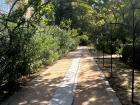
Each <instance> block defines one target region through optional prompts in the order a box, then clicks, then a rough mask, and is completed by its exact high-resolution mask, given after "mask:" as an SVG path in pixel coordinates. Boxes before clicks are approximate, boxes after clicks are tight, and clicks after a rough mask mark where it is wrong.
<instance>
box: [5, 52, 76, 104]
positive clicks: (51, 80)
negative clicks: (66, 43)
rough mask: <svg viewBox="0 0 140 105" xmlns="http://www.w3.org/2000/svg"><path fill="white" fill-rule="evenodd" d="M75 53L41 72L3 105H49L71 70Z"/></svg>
mask: <svg viewBox="0 0 140 105" xmlns="http://www.w3.org/2000/svg"><path fill="white" fill-rule="evenodd" d="M76 53H77V50H76V51H73V52H71V53H69V54H68V55H67V56H66V57H64V58H63V59H61V60H58V61H57V63H56V64H54V65H53V66H50V67H49V68H48V69H46V70H43V72H40V76H38V77H37V78H35V79H33V80H32V81H30V82H28V83H27V85H26V86H24V87H23V88H22V89H21V90H20V91H19V92H16V93H15V94H14V95H13V96H11V97H10V98H9V99H8V100H6V101H5V102H4V103H2V105H48V101H49V100H50V99H51V97H52V95H53V94H54V91H55V90H56V88H57V86H58V85H59V83H60V82H61V81H62V79H63V78H64V76H65V74H66V72H67V70H68V69H69V67H70V65H71V63H72V59H73V57H74V55H75V54H76Z"/></svg>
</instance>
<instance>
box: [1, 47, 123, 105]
mask: <svg viewBox="0 0 140 105" xmlns="http://www.w3.org/2000/svg"><path fill="white" fill-rule="evenodd" d="M79 67H80V68H79ZM77 77H78V78H77ZM76 84H77V87H76ZM75 87H76V89H75ZM108 89H109V90H108ZM110 92H111V94H110ZM110 96H111V97H110ZM71 104H73V105H121V104H120V103H119V101H118V99H117V97H116V96H115V94H114V92H112V90H110V88H109V87H108V86H107V85H106V82H105V79H104V77H103V75H102V74H101V72H100V71H98V67H97V65H96V63H95V62H94V59H93V57H92V56H90V54H89V52H88V49H87V47H80V48H79V49H77V50H76V51H73V52H71V53H69V54H68V55H67V56H66V57H64V58H63V59H61V60H59V61H58V62H57V63H56V64H54V65H53V66H50V67H49V68H48V69H44V70H43V71H42V72H41V73H40V76H38V77H37V78H35V79H33V80H31V81H30V82H28V83H27V85H26V86H24V87H23V88H22V89H21V90H20V91H19V92H16V93H15V94H14V95H13V96H11V97H10V98H9V99H8V100H6V101H5V102H4V103H3V104H2V105H71Z"/></svg>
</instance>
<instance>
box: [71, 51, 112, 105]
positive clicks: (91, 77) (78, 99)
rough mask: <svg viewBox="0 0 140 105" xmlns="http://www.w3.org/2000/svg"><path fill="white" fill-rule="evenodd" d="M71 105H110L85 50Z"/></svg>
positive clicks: (91, 58) (92, 62)
mask: <svg viewBox="0 0 140 105" xmlns="http://www.w3.org/2000/svg"><path fill="white" fill-rule="evenodd" d="M73 105H112V103H111V101H110V99H109V97H108V95H107V92H106V91H105V87H104V83H103V81H102V79H101V78H100V73H99V72H98V71H96V67H95V66H94V60H93V57H92V56H90V54H89V52H88V50H87V49H85V51H84V52H83V56H82V57H81V66H80V73H79V76H78V84H77V88H76V93H75V100H74V103H73Z"/></svg>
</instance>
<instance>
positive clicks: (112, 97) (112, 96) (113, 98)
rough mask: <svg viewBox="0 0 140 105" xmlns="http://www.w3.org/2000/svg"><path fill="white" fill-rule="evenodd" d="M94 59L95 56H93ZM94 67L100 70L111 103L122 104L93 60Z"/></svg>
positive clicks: (114, 104)
mask: <svg viewBox="0 0 140 105" xmlns="http://www.w3.org/2000/svg"><path fill="white" fill-rule="evenodd" d="M93 59H94V60H95V58H94V57H93ZM94 62H95V61H94ZM95 66H96V69H97V70H98V71H99V72H100V76H101V79H102V80H103V82H104V85H105V89H106V92H107V94H108V95H109V98H110V101H111V102H112V104H113V105H122V104H121V102H120V100H119V98H118V97H117V96H116V94H115V91H114V90H113V89H112V88H111V86H110V84H109V82H108V81H107V80H106V77H105V75H104V73H103V71H102V70H101V69H100V68H99V66H98V64H97V63H96V62H95Z"/></svg>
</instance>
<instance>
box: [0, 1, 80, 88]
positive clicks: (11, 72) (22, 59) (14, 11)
mask: <svg viewBox="0 0 140 105" xmlns="http://www.w3.org/2000/svg"><path fill="white" fill-rule="evenodd" d="M17 3H18V0H15V2H14V3H13V5H12V7H11V9H10V11H9V13H8V14H3V16H0V17H1V18H0V25H1V29H0V86H1V85H4V84H6V83H11V82H17V81H18V79H19V78H20V77H21V76H23V75H27V74H30V73H31V72H35V71H36V70H38V69H39V67H42V66H46V65H50V64H53V63H54V62H55V61H56V60H58V59H59V58H60V57H62V56H64V55H65V54H67V53H68V52H69V51H70V50H73V49H75V48H76V47H77V46H78V44H79V38H78V34H79V33H78V31H77V30H76V29H72V28H70V26H69V25H71V21H70V20H68V21H66V22H64V23H66V24H64V25H63V27H62V29H61V28H60V26H57V25H54V23H55V22H54V21H55V17H54V14H55V13H54V12H55V11H54V4H53V3H52V2H51V3H50V2H48V3H44V4H43V3H42V1H41V0H36V1H34V0H30V2H28V3H27V4H23V5H22V7H18V8H15V6H17ZM29 7H30V8H32V9H33V11H30V12H32V14H29V15H30V16H29V17H28V18H27V16H26V13H27V12H28V8H29ZM67 26H68V27H69V28H67ZM65 27H66V28H65Z"/></svg>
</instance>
